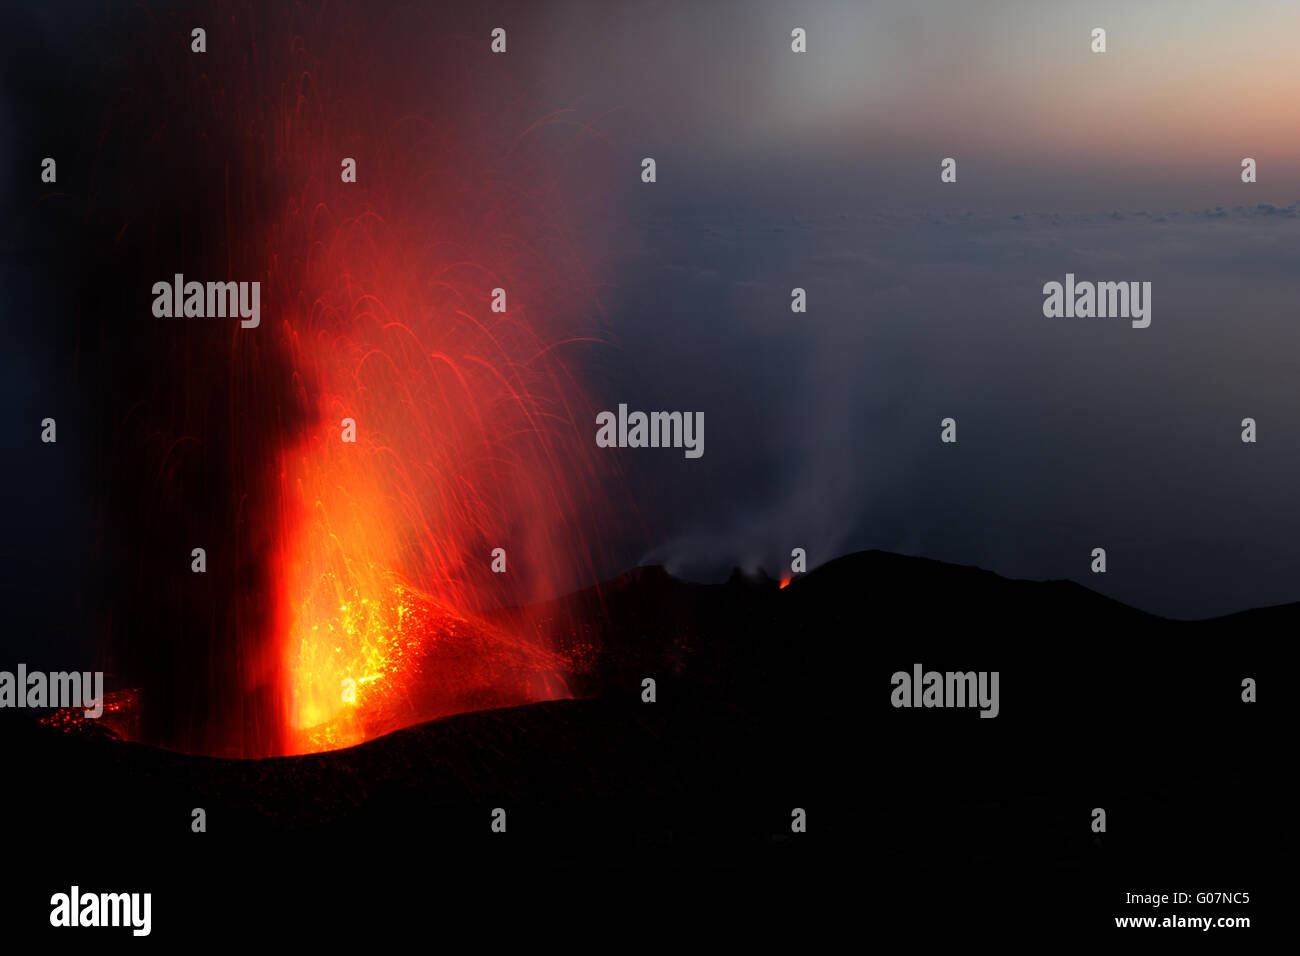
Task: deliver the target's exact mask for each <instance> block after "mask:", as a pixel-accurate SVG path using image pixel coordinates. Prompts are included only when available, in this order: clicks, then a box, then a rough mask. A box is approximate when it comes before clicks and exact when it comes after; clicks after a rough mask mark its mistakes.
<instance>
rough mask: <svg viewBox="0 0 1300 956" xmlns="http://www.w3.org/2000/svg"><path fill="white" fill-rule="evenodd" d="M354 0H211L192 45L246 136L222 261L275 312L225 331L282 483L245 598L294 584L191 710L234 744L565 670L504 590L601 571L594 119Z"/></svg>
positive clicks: (496, 698)
mask: <svg viewBox="0 0 1300 956" xmlns="http://www.w3.org/2000/svg"><path fill="white" fill-rule="evenodd" d="M353 16H357V15H353V14H348V13H346V12H344V11H341V10H339V9H338V8H333V7H331V8H328V9H326V10H325V11H323V12H319V13H313V12H309V11H307V10H305V9H304V8H301V7H300V6H296V5H293V6H290V5H284V6H283V7H281V6H279V5H277V6H275V7H270V6H267V7H262V6H261V5H256V6H248V7H245V8H242V9H238V10H237V11H236V12H235V14H234V15H230V14H226V15H223V16H222V17H217V16H215V15H214V16H213V17H212V21H213V22H214V23H215V22H219V23H221V24H223V26H222V28H221V30H220V40H221V43H220V46H219V47H217V46H216V44H215V40H214V39H213V38H212V37H210V39H209V43H213V44H214V49H220V50H221V51H222V53H221V55H217V54H216V53H213V54H209V55H208V57H207V58H203V57H197V56H196V57H193V58H189V59H187V60H186V63H187V66H188V69H190V70H191V71H192V72H191V74H190V76H189V81H190V85H189V89H188V90H187V91H185V94H184V95H183V96H182V95H180V94H179V93H178V94H177V96H176V101H177V102H185V103H187V104H189V105H190V106H191V108H193V109H194V110H196V111H207V112H205V113H203V115H202V117H201V122H199V123H197V124H196V126H197V128H200V129H202V130H205V131H207V130H209V129H211V130H217V131H220V133H219V134H218V133H214V134H212V141H213V142H214V143H216V144H217V147H218V148H230V149H232V150H235V152H233V153H231V154H230V156H229V159H228V160H226V162H228V163H229V168H230V169H232V170H233V173H229V172H228V174H227V178H226V194H225V195H223V196H221V197H220V199H219V200H216V203H217V205H216V207H215V208H212V209H208V210H206V216H207V218H206V220H205V226H206V227H207V228H210V229H211V230H212V231H213V232H214V233H215V234H216V236H218V237H219V238H218V239H216V240H214V246H215V245H216V243H218V242H219V243H220V244H221V249H222V252H221V259H222V261H221V262H220V264H219V265H218V264H217V263H216V261H215V260H216V257H215V256H212V257H211V258H212V259H213V264H212V270H213V273H214V274H212V275H210V276H208V278H219V277H221V278H229V279H231V280H257V281H260V282H261V309H262V324H261V326H260V327H259V328H256V329H242V328H239V327H238V325H237V324H236V323H232V324H231V325H230V339H229V341H230V343H231V350H232V354H231V355H230V356H226V357H223V356H221V355H219V354H217V355H212V356H210V357H208V356H205V357H204V361H210V362H211V363H212V364H213V365H214V366H219V367H221V368H222V369H224V368H225V367H226V366H228V368H229V372H228V373H225V372H223V373H219V374H228V375H229V377H230V380H231V381H232V382H233V384H232V385H231V386H230V393H231V395H232V399H231V408H230V409H229V420H230V421H232V422H234V423H235V424H234V425H232V429H233V430H234V433H235V435H236V444H237V447H236V448H233V449H231V450H230V452H229V456H230V465H231V474H230V479H229V480H230V482H231V483H232V486H233V487H236V488H238V489H240V490H241V494H242V499H241V501H243V502H256V503H257V505H258V507H257V508H252V507H251V506H250V507H249V508H248V509H247V515H246V517H247V521H248V526H249V527H251V528H253V531H251V532H250V535H251V536H254V537H255V538H256V543H257V545H258V549H257V550H256V552H255V553H254V554H252V555H251V556H245V563H246V564H249V565H255V566H256V568H257V569H258V573H259V574H260V577H258V578H257V579H256V580H257V586H256V587H255V588H254V587H252V586H250V587H249V588H248V590H249V592H250V593H252V594H253V598H254V599H250V604H253V605H254V606H257V607H259V608H260V607H261V605H260V604H257V602H259V601H263V600H265V596H264V595H263V591H270V592H271V600H270V603H271V605H273V606H272V607H271V608H270V609H269V610H267V611H266V612H265V613H259V614H257V615H249V616H247V617H244V618H242V619H241V620H242V623H241V624H240V625H239V626H238V627H237V628H235V629H234V630H237V631H239V633H238V634H233V633H232V634H229V635H226V636H225V637H224V638H223V639H224V640H225V641H226V642H227V643H226V644H225V646H224V647H223V648H221V649H220V652H221V653H222V654H224V653H225V652H226V651H228V652H229V658H224V657H223V659H222V662H221V663H222V668H223V669H224V668H227V667H230V666H232V665H230V664H229V661H231V660H234V661H237V664H236V665H233V666H237V667H238V669H239V674H240V679H241V681H242V684H243V686H241V687H239V688H229V689H227V688H226V687H225V686H222V687H220V688H218V689H217V690H216V691H214V694H216V695H220V696H222V697H228V698H229V706H228V707H226V708H225V709H224V710H223V711H222V713H223V714H228V715H230V716H229V718H228V719H225V720H224V722H223V725H222V726H220V727H215V728H214V729H213V730H212V731H211V733H209V734H208V735H207V736H202V735H198V734H196V735H194V739H199V740H202V741H203V743H202V744H201V746H202V747H204V748H206V749H209V750H210V751H211V752H219V753H228V754H236V755H242V756H250V757H251V756H264V755H268V754H274V753H284V752H288V753H303V752H310V751H315V750H320V749H330V748H336V747H343V746H349V745H352V744H356V743H359V742H360V741H362V740H365V739H368V738H370V737H373V736H375V735H377V734H381V733H386V732H388V731H391V730H394V729H397V728H398V727H401V726H404V725H408V724H411V723H415V722H418V721H421V720H427V719H430V718H433V717H438V716H442V715H446V714H450V713H455V712H459V711H466V710H473V709H481V708H486V707H499V706H505V705H513V704H519V703H524V702H527V701H534V700H541V699H549V698H557V697H564V696H567V695H568V693H569V691H568V688H567V686H566V684H565V680H564V674H565V672H566V668H567V666H568V664H567V662H566V661H565V660H564V659H562V658H561V657H560V656H558V655H557V654H555V653H554V652H553V651H552V649H551V648H550V647H549V646H544V645H543V644H539V643H538V639H537V638H528V639H525V638H523V637H522V636H520V635H516V634H511V633H507V632H505V631H503V630H501V629H500V628H498V627H495V626H492V625H490V624H488V623H485V622H484V620H483V619H482V612H484V611H485V610H487V609H490V608H495V607H501V606H508V605H522V604H525V603H527V602H529V601H530V600H535V599H537V598H538V597H540V596H544V595H548V594H554V593H555V592H556V591H558V590H560V589H561V588H562V587H563V586H568V584H569V583H570V582H571V581H572V580H573V578H574V576H575V572H576V576H577V577H579V578H582V579H584V581H585V580H589V579H590V576H589V573H588V572H589V571H590V568H591V548H590V546H589V543H588V539H587V537H586V534H585V532H584V531H583V529H584V528H585V527H588V526H589V522H588V519H589V518H591V517H592V516H593V511H594V509H595V504H594V502H596V501H597V500H598V498H599V491H600V487H601V483H600V481H599V476H598V463H597V459H596V456H595V453H594V448H595V445H594V420H595V415H594V412H593V411H592V409H591V408H590V406H589V404H588V403H587V402H586V400H585V398H584V395H583V393H582V389H581V388H580V387H579V385H578V384H577V383H576V381H575V379H574V377H573V376H572V374H571V372H570V365H571V363H573V361H574V360H573V354H574V349H575V348H580V347H583V346H584V345H585V344H586V343H589V342H592V341H594V340H595V339H594V338H593V337H592V334H591V332H590V328H591V327H592V325H593V324H594V321H593V320H594V318H595V317H596V316H597V314H598V312H599V309H598V305H597V303H596V298H595V295H594V293H593V292H592V286H591V279H590V278H589V276H588V271H589V268H588V265H587V263H586V262H585V261H584V260H583V258H582V256H581V254H580V252H579V250H578V249H577V247H576V244H575V242H574V241H573V240H572V238H571V236H572V232H573V230H572V229H571V227H570V225H569V223H568V221H567V216H566V209H567V205H568V202H569V201H570V199H571V197H569V196H566V195H564V189H563V188H562V187H563V182H564V177H565V175H567V174H566V172H565V169H564V163H565V162H566V160H568V159H571V158H572V151H573V148H574V147H575V145H577V144H578V143H579V142H581V141H583V140H586V139H589V138H593V137H595V136H596V134H595V133H594V132H593V131H592V130H591V129H590V128H584V127H583V126H582V124H575V123H565V124H562V125H561V124H559V123H555V124H552V123H550V122H548V121H545V120H543V121H539V120H538V117H537V116H536V115H535V114H532V115H521V114H522V111H521V109H520V107H519V105H518V103H519V95H518V88H522V87H517V86H515V85H512V84H518V82H519V78H511V77H510V75H509V70H510V68H511V67H510V63H511V62H514V61H509V62H503V61H505V60H506V58H498V60H497V61H496V62H495V63H490V58H491V53H490V50H489V46H488V43H487V39H486V34H484V35H483V36H482V37H478V36H476V37H474V38H473V39H472V40H471V39H469V38H467V37H465V36H461V35H459V34H453V35H446V36H430V35H429V24H428V22H427V21H426V20H425V19H424V17H423V15H422V14H420V13H419V12H418V11H414V10H408V9H405V8H403V9H402V10H401V11H400V12H399V13H396V14H394V15H393V16H391V17H388V18H386V19H384V20H382V21H381V22H375V23H371V22H370V21H369V20H364V19H362V20H359V21H353V20H351V19H350V18H351V17H353ZM187 23H188V22H187ZM188 29H189V27H188V25H186V26H185V30H186V31H188ZM209 32H210V34H213V33H214V31H213V30H210V31H209ZM186 35H188V34H186ZM169 42H171V41H169ZM188 42H189V41H188V40H185V44H186V45H187V44H188ZM182 48H187V46H183V47H182ZM431 58H432V59H431ZM417 65H418V67H419V69H417V68H416V67H417ZM489 66H491V68H490V69H489ZM208 69H211V70H212V74H211V75H209V74H208V73H207V72H205V71H206V70H208ZM494 84H495V85H494ZM512 111H514V112H512ZM209 114H210V115H209ZM163 132H164V129H163V128H161V127H160V129H159V131H158V135H159V136H160V137H161V136H162V135H163ZM206 135H207V133H206V132H205V136H206ZM556 137H561V139H557V138H556ZM557 144H559V146H560V149H561V150H564V151H566V158H565V159H556V158H555V155H554V153H555V152H556V150H555V147H556V145H557ZM241 151H242V152H241ZM344 157H350V158H353V159H355V160H356V166H357V181H356V182H355V183H348V182H343V181H342V179H341V175H340V173H341V162H342V160H343V158H344ZM215 199H216V197H214V200H215ZM166 254H167V250H162V255H160V265H159V272H158V274H159V275H170V274H171V271H172V270H171V269H170V268H169V267H165V264H166V263H168V258H167V255H166ZM494 289H503V290H505V295H506V310H505V311H504V312H501V311H494V310H493V309H492V303H493V298H494V296H493V290H494ZM190 331H191V327H190V326H187V325H185V324H183V323H179V322H178V323H177V324H176V325H174V326H171V327H169V328H168V330H167V333H166V334H169V335H176V336H183V335H185V334H186V333H188V332H190ZM268 370H271V372H270V373H268ZM285 370H287V372H286V371H285ZM269 374H273V375H274V378H275V380H274V381H271V380H269V379H268V375H269ZM285 378H290V379H291V380H289V381H285V380H282V379H285ZM204 400H205V395H204V394H203V390H202V388H201V387H198V388H195V389H193V390H192V393H191V394H187V396H186V401H187V403H188V402H193V403H195V405H198V404H199V403H201V402H203V401H204ZM223 411H224V410H223ZM344 419H350V420H352V421H354V422H355V442H347V441H344V440H343V432H344ZM265 512H269V513H270V514H271V515H272V518H271V519H270V520H271V521H272V522H273V523H274V525H275V526H274V527H273V528H269V529H264V528H263V527H262V523H263V521H264V518H263V515H264V513H265ZM495 548H503V549H504V550H505V559H506V562H507V571H506V573H505V574H494V573H493V572H492V570H491V560H492V552H493V549H495ZM216 670H217V668H214V671H216ZM253 695H260V696H259V697H258V698H257V699H258V700H259V701H260V700H269V701H271V703H270V705H269V710H271V711H275V713H273V714H265V710H266V709H267V708H264V709H263V710H258V709H257V708H258V707H260V706H262V705H260V704H250V703H249V701H250V700H252V699H253ZM145 706H146V707H147V706H148V702H147V701H145ZM247 714H256V716H251V717H250V716H245V715H247ZM268 717H269V719H268ZM210 723H215V722H211V721H210Z"/></svg>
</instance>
